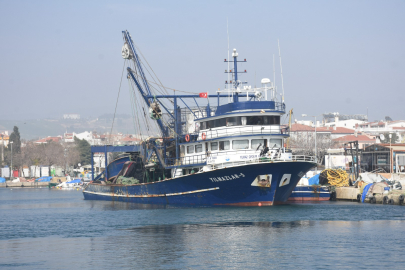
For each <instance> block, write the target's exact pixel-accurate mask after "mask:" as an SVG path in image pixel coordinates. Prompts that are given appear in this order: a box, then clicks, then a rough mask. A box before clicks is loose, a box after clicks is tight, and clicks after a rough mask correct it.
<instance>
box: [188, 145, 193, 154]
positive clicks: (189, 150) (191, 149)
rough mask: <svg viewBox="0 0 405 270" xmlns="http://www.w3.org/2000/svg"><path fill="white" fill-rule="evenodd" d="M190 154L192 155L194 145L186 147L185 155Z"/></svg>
mask: <svg viewBox="0 0 405 270" xmlns="http://www.w3.org/2000/svg"><path fill="white" fill-rule="evenodd" d="M192 153H194V145H189V146H187V154H192Z"/></svg>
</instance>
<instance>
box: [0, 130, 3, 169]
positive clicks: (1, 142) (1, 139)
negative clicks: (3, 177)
mask: <svg viewBox="0 0 405 270" xmlns="http://www.w3.org/2000/svg"><path fill="white" fill-rule="evenodd" d="M3 164H4V134H3V133H2V134H1V164H0V166H1V167H3Z"/></svg>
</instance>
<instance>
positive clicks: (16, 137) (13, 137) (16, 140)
mask: <svg viewBox="0 0 405 270" xmlns="http://www.w3.org/2000/svg"><path fill="white" fill-rule="evenodd" d="M9 142H13V153H15V154H19V153H21V138H20V131H18V127H17V126H14V128H13V132H12V133H11V134H10V138H9Z"/></svg>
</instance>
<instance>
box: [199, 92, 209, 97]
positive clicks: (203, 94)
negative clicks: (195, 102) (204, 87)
mask: <svg viewBox="0 0 405 270" xmlns="http://www.w3.org/2000/svg"><path fill="white" fill-rule="evenodd" d="M200 98H208V93H207V92H205V93H200Z"/></svg>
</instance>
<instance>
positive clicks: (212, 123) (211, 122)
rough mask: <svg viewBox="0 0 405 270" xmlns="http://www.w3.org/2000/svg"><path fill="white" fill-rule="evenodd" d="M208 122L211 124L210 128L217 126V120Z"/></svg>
mask: <svg viewBox="0 0 405 270" xmlns="http://www.w3.org/2000/svg"><path fill="white" fill-rule="evenodd" d="M207 123H208V124H209V127H210V128H214V127H215V120H211V121H207Z"/></svg>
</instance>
